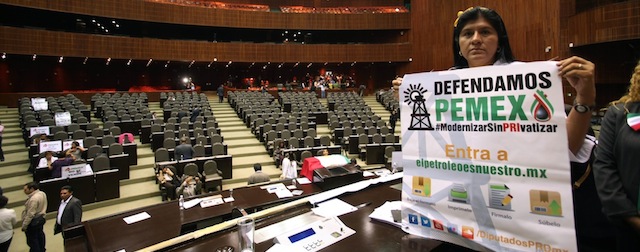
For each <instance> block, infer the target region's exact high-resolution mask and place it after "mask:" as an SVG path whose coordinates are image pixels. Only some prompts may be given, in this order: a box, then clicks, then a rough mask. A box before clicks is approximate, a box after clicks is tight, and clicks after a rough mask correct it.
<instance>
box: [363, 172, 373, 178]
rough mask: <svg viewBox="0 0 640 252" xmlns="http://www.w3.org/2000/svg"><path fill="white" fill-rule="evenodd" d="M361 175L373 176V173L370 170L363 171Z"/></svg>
mask: <svg viewBox="0 0 640 252" xmlns="http://www.w3.org/2000/svg"><path fill="white" fill-rule="evenodd" d="M362 176H365V177H371V176H375V174H373V172H370V171H363V172H362Z"/></svg>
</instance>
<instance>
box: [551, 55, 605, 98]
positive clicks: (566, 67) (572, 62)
mask: <svg viewBox="0 0 640 252" xmlns="http://www.w3.org/2000/svg"><path fill="white" fill-rule="evenodd" d="M557 65H558V72H559V74H560V76H562V77H563V78H565V79H567V81H568V82H569V84H571V86H572V87H573V88H574V89H575V90H576V102H577V103H580V104H583V105H586V106H593V105H595V100H596V85H595V65H594V64H593V63H592V62H591V61H588V60H586V59H583V58H580V57H578V56H573V57H570V58H567V59H564V60H561V61H559V62H558V63H557Z"/></svg>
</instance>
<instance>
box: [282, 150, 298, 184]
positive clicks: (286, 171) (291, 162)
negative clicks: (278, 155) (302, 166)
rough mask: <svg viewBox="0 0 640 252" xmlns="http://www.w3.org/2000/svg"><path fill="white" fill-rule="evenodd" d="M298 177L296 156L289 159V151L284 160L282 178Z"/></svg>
mask: <svg viewBox="0 0 640 252" xmlns="http://www.w3.org/2000/svg"><path fill="white" fill-rule="evenodd" d="M297 177H298V164H297V161H296V159H295V158H291V159H289V153H287V154H285V155H284V159H283V160H282V175H280V179H294V178H297Z"/></svg>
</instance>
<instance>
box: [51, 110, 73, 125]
mask: <svg viewBox="0 0 640 252" xmlns="http://www.w3.org/2000/svg"><path fill="white" fill-rule="evenodd" d="M54 118H55V119H56V125H57V126H67V125H69V124H71V113H69V112H58V113H56V114H55V117H54Z"/></svg>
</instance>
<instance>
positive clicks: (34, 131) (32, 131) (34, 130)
mask: <svg viewBox="0 0 640 252" xmlns="http://www.w3.org/2000/svg"><path fill="white" fill-rule="evenodd" d="M49 132H50V129H49V126H42V127H31V128H29V137H32V136H35V135H40V134H45V135H49V134H50V133H49Z"/></svg>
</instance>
